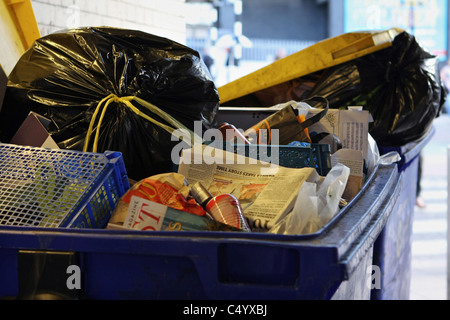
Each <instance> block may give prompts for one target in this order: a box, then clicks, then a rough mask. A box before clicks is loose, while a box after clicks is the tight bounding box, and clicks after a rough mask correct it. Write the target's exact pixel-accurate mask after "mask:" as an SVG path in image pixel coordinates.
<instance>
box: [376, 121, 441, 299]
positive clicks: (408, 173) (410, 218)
mask: <svg viewBox="0 0 450 320" xmlns="http://www.w3.org/2000/svg"><path fill="white" fill-rule="evenodd" d="M433 135H434V128H432V129H431V131H430V133H429V134H428V135H426V136H425V138H424V139H423V140H422V141H419V142H415V143H411V144H408V145H405V146H402V147H380V153H382V154H386V153H388V152H391V151H397V152H398V153H399V154H400V156H401V160H400V161H399V163H398V171H399V181H398V183H399V185H400V186H401V191H400V197H399V198H398V200H397V203H396V204H395V206H394V208H393V212H392V214H391V216H390V217H389V219H388V221H387V223H386V226H385V228H384V229H383V232H381V234H380V236H379V237H378V239H377V241H376V242H375V247H374V259H373V263H374V265H377V266H379V268H380V271H381V286H380V288H379V289H374V290H373V291H372V299H373V300H408V299H409V297H410V283H411V257H412V254H411V246H412V234H413V223H414V206H415V202H416V191H417V179H418V165H419V156H420V152H421V151H422V150H423V148H424V147H425V146H426V144H427V143H428V142H429V141H430V139H431V138H432V137H433Z"/></svg>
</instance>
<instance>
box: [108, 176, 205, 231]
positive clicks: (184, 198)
mask: <svg viewBox="0 0 450 320" xmlns="http://www.w3.org/2000/svg"><path fill="white" fill-rule="evenodd" d="M188 195H189V186H188V183H187V181H186V178H185V177H184V176H183V175H181V174H178V173H165V174H159V175H155V176H151V177H149V178H146V179H143V180H141V181H139V182H137V183H136V184H134V185H133V186H132V187H131V188H130V189H129V190H128V191H127V192H126V193H125V194H124V195H123V196H122V198H121V199H120V200H119V202H118V204H117V206H116V208H115V209H114V212H113V214H112V216H111V219H110V221H109V223H110V224H117V225H123V222H124V221H125V219H126V216H127V212H128V207H129V205H130V201H131V198H132V197H133V196H136V197H139V198H142V199H146V200H150V201H153V202H156V203H160V204H162V205H165V206H167V207H170V208H173V209H176V210H179V211H183V212H187V213H190V214H194V215H197V216H201V217H204V216H206V211H205V210H204V209H203V207H201V206H200V205H199V204H197V202H195V200H194V199H188Z"/></svg>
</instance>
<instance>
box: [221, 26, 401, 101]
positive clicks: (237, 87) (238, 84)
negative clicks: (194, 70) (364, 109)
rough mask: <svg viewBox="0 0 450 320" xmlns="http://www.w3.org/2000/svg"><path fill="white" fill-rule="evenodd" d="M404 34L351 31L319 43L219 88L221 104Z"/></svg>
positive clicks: (353, 56)
mask: <svg viewBox="0 0 450 320" xmlns="http://www.w3.org/2000/svg"><path fill="white" fill-rule="evenodd" d="M401 32H403V30H401V29H398V28H393V29H389V30H384V31H362V32H350V33H345V34H343V35H340V36H337V37H333V38H329V39H326V40H323V41H320V42H318V43H316V44H314V45H312V46H310V47H308V48H305V49H303V50H301V51H299V52H296V53H294V54H292V55H290V56H287V57H285V58H283V59H280V60H277V61H275V62H273V63H272V64H270V65H268V66H266V67H264V68H262V69H259V70H257V71H255V72H253V73H250V74H249V75H246V76H244V77H242V78H240V79H237V80H235V81H232V82H230V83H228V84H226V85H224V86H222V87H220V88H218V91H219V97H220V103H221V104H222V105H223V104H224V103H226V102H229V101H232V100H234V99H237V98H241V97H243V96H246V95H248V94H252V93H255V92H257V91H260V90H264V89H267V88H270V87H273V86H275V85H279V84H281V83H285V82H287V81H290V80H293V79H297V78H300V77H302V76H305V75H308V74H311V73H314V72H317V71H320V70H323V69H326V68H330V67H333V66H336V65H339V64H341V63H344V62H348V61H350V60H353V59H356V58H359V57H362V56H364V55H367V54H370V53H373V52H376V51H379V50H382V49H385V48H387V47H390V46H391V45H392V41H393V40H394V38H395V37H396V36H397V35H398V34H399V33H401Z"/></svg>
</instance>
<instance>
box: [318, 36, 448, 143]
mask: <svg viewBox="0 0 450 320" xmlns="http://www.w3.org/2000/svg"><path fill="white" fill-rule="evenodd" d="M438 66H439V61H438V58H437V57H436V56H434V55H432V54H431V53H429V52H427V51H426V50H425V49H424V48H423V47H422V46H421V45H420V44H419V43H418V41H417V40H416V38H415V37H414V36H413V35H411V34H409V33H407V32H402V33H400V34H399V35H397V36H396V37H395V39H394V41H393V43H392V46H391V47H389V48H387V49H384V50H381V51H378V52H375V53H373V54H370V55H367V56H364V57H362V58H358V59H355V60H352V61H350V62H348V63H344V64H341V65H338V66H336V67H333V68H330V69H328V70H326V71H325V73H324V74H323V75H322V78H321V80H320V81H319V83H318V84H317V85H316V87H315V88H314V89H313V91H312V92H311V95H320V96H323V97H326V98H327V99H328V100H329V103H330V108H342V107H346V106H364V108H365V109H367V110H369V111H370V113H371V114H372V116H373V119H374V122H373V123H371V128H370V133H371V135H372V136H373V138H374V139H375V140H376V141H377V143H378V144H379V145H381V146H392V147H397V146H403V145H406V144H407V143H410V142H415V141H420V140H421V139H422V138H423V137H424V136H426V134H427V133H428V131H429V130H430V128H431V126H432V123H433V120H434V119H435V118H436V117H437V116H439V114H440V111H441V108H442V106H443V104H444V102H445V95H444V94H443V92H444V89H443V86H442V83H441V81H440V78H439V70H438Z"/></svg>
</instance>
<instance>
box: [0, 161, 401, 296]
mask: <svg viewBox="0 0 450 320" xmlns="http://www.w3.org/2000/svg"><path fill="white" fill-rule="evenodd" d="M398 178H399V171H398V169H397V165H395V164H394V165H389V166H380V167H378V168H377V170H376V171H375V172H374V173H373V174H372V175H371V176H370V178H369V181H368V183H367V184H366V185H365V187H364V188H363V190H362V191H361V192H360V193H359V194H358V195H357V197H356V198H355V199H354V200H352V202H351V203H349V204H348V206H347V207H346V208H344V209H343V210H342V211H341V212H340V213H339V214H338V215H337V216H336V217H335V218H334V219H333V220H332V221H331V222H330V223H329V224H327V226H325V227H324V228H323V229H321V230H320V231H319V232H317V233H316V234H311V235H302V236H282V235H270V234H263V233H232V232H172V233H171V232H139V231H112V230H93V229H90V230H89V229H71V228H58V229H49V228H29V227H13V226H4V227H0V284H1V285H0V298H14V297H24V296H25V297H29V296H30V292H31V293H32V294H33V295H34V296H36V297H37V296H39V294H41V295H42V294H47V295H48V294H50V295H52V296H53V297H58V298H61V297H63V298H64V297H65V298H74V299H83V298H86V299H187V300H196V299H232V300H249V299H252V300H253V299H259V300H274V299H283V300H290V299H314V300H316V299H370V294H371V286H370V283H369V281H368V280H370V276H371V270H372V269H371V267H372V257H373V248H374V243H375V240H376V239H377V237H378V236H379V234H380V233H381V232H382V230H383V228H384V226H385V224H386V221H387V220H388V218H389V216H390V215H391V213H392V212H393V208H394V206H395V204H396V202H397V200H398V198H399V197H400V192H401V185H399V184H398V183H397V181H398ZM30 261H31V263H30ZM36 261H39V263H37V262H36ZM73 265H76V266H77V267H78V268H79V269H80V270H81V274H82V282H81V286H80V289H74V290H67V288H66V290H64V287H65V285H66V281H67V280H68V278H69V276H70V274H68V273H67V271H66V270H67V268H69V267H70V266H73ZM36 268H38V269H39V272H38V274H39V275H40V276H39V279H47V278H49V279H51V281H52V285H51V286H45V284H42V283H38V284H36V283H37V282H39V281H32V280H27V277H29V275H30V274H33V272H34V273H37V272H36V270H35V269H36ZM50 274H51V276H48V275H50ZM49 281H50V280H49ZM30 286H31V288H30ZM56 287H60V288H61V290H60V291H56V292H55V290H54V288H56ZM49 288H51V289H53V291H52V292H49Z"/></svg>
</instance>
